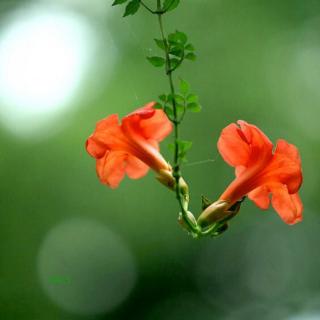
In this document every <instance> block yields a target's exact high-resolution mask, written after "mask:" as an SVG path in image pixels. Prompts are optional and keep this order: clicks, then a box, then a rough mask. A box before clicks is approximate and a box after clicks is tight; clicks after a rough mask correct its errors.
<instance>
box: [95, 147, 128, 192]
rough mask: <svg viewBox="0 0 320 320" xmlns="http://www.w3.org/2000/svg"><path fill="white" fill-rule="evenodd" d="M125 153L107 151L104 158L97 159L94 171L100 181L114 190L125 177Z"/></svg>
mask: <svg viewBox="0 0 320 320" xmlns="http://www.w3.org/2000/svg"><path fill="white" fill-rule="evenodd" d="M126 158H127V155H126V153H124V152H122V151H107V152H106V154H105V155H104V157H102V158H100V159H97V163H96V169H97V174H98V177H99V179H100V181H101V182H102V183H103V184H106V185H108V186H109V187H110V188H112V189H115V188H117V187H118V186H119V183H120V182H121V180H122V179H123V178H124V175H125V160H126Z"/></svg>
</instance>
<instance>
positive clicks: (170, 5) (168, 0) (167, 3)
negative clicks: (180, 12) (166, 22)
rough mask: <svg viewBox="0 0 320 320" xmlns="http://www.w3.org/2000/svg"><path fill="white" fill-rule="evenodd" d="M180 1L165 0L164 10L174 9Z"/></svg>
mask: <svg viewBox="0 0 320 320" xmlns="http://www.w3.org/2000/svg"><path fill="white" fill-rule="evenodd" d="M179 3H180V0H165V1H164V4H163V10H164V11H171V10H174V9H175V8H176V7H177V6H178V5H179Z"/></svg>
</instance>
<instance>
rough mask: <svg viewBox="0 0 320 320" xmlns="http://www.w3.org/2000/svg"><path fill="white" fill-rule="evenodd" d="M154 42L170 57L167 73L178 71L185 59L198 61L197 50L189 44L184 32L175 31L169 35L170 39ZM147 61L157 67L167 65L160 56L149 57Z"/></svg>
mask: <svg viewBox="0 0 320 320" xmlns="http://www.w3.org/2000/svg"><path fill="white" fill-rule="evenodd" d="M154 41H155V43H156V45H157V47H158V48H160V49H161V50H162V51H164V53H165V55H168V58H169V61H168V65H166V68H167V73H169V72H173V71H174V70H176V69H177V68H178V67H179V66H180V65H181V64H182V62H183V61H184V60H185V59H187V60H191V61H194V60H196V55H195V53H194V50H195V48H194V46H193V44H191V43H188V37H187V35H186V34H185V33H184V32H181V31H175V32H174V33H170V34H169V36H168V39H164V40H162V39H154ZM147 59H148V61H149V62H150V63H151V64H152V65H153V66H155V67H162V66H164V65H165V64H166V59H165V58H163V57H160V56H152V57H147Z"/></svg>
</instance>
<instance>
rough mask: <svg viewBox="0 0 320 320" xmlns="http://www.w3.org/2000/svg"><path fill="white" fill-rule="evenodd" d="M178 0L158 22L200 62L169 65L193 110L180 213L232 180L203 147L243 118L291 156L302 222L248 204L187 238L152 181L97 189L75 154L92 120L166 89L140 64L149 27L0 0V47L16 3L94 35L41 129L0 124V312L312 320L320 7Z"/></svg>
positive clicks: (319, 310)
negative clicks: (290, 148)
mask: <svg viewBox="0 0 320 320" xmlns="http://www.w3.org/2000/svg"><path fill="white" fill-rule="evenodd" d="M146 2H149V3H150V5H152V4H153V3H154V2H155V1H154V0H149V1H148V0H147V1H146ZM181 2H182V3H181V5H180V7H179V9H177V10H176V11H174V12H172V13H170V14H168V16H167V17H166V18H165V28H166V30H169V31H170V30H171V31H173V30H175V29H178V30H181V31H185V32H186V33H187V34H188V35H189V37H190V39H191V40H192V42H193V43H194V45H195V46H196V49H197V54H198V60H197V61H196V62H195V63H186V64H185V65H184V66H183V67H182V68H181V69H178V72H177V75H179V76H182V77H183V78H185V79H187V80H188V81H189V82H190V83H191V85H192V87H193V88H194V90H195V91H196V92H197V93H198V94H199V96H200V99H201V104H202V105H203V111H202V112H201V113H200V114H196V115H192V116H188V117H187V118H186V120H185V122H184V124H183V128H182V134H183V137H184V138H185V139H190V140H192V141H193V142H194V147H193V148H192V151H191V152H190V154H189V162H190V163H189V165H186V166H185V167H184V168H183V174H184V176H185V178H186V179H187V181H188V182H189V183H190V185H191V196H192V202H191V206H192V210H193V211H194V212H198V211H199V209H200V197H201V195H202V194H205V195H207V196H208V197H210V198H212V199H215V198H216V197H217V196H218V195H219V193H221V192H222V190H223V188H224V187H225V186H226V185H227V184H228V183H229V182H230V181H231V179H232V178H233V170H232V169H231V168H230V167H228V166H227V165H226V164H225V163H224V162H223V160H222V159H221V157H219V156H218V153H217V149H216V141H217V139H218V136H219V133H220V131H221V129H222V128H223V127H225V126H226V125H227V124H229V123H230V122H233V121H236V120H237V119H244V120H247V121H248V122H251V123H254V124H256V125H258V126H259V127H260V128H261V129H262V130H263V131H264V132H265V133H266V134H267V135H269V137H270V138H271V139H272V140H273V141H275V140H276V139H277V138H285V139H287V140H288V141H289V142H292V143H294V144H296V145H297V146H298V148H299V149H300V151H301V156H302V161H303V171H304V184H303V188H302V191H301V196H302V199H303V202H304V206H305V211H304V221H303V222H302V223H300V224H298V225H296V226H287V225H285V224H284V223H283V222H282V221H281V220H280V219H279V217H278V216H277V214H276V213H275V212H274V211H273V210H272V209H270V210H268V211H267V212H262V211H260V210H259V209H257V208H256V207H255V206H254V205H253V204H252V203H250V202H249V201H247V202H246V203H245V204H244V205H243V207H242V209H241V214H239V216H238V217H237V218H236V219H234V220H233V221H232V223H231V227H230V229H229V230H228V231H227V232H226V233H225V234H224V235H223V236H221V237H219V238H216V239H203V240H199V241H196V240H193V239H192V238H190V237H188V235H187V234H186V233H185V232H184V231H183V230H181V228H180V227H179V225H178V224H177V213H178V212H177V211H178V210H177V203H176V202H175V199H174V194H173V193H170V192H168V191H167V190H166V189H165V188H163V187H162V186H161V185H160V184H159V183H157V182H156V181H155V179H154V176H153V174H152V173H149V174H148V176H147V177H146V178H143V179H141V180H138V181H133V180H129V179H125V180H124V181H123V182H122V183H121V186H120V187H119V188H118V189H116V190H110V189H108V188H106V187H105V186H103V185H101V184H100V183H99V181H98V180H97V178H96V175H95V168H94V160H93V159H92V158H90V157H89V156H88V155H87V153H86V151H85V148H84V143H85V140H86V138H87V137H88V135H89V134H90V133H91V132H92V130H93V128H94V126H95V123H96V121H97V120H99V119H101V118H103V117H105V116H107V115H109V114H111V113H119V114H120V115H121V116H123V115H125V114H126V113H128V112H130V111H132V110H133V109H134V108H136V107H139V106H141V105H143V104H144V103H146V102H149V101H151V100H153V99H156V98H157V96H158V94H160V93H163V92H164V91H166V90H167V86H168V85H167V82H166V78H165V77H164V75H163V74H162V72H161V71H160V70H157V69H155V68H153V67H151V65H149V64H148V62H147V61H146V60H145V56H146V55H148V54H149V53H150V52H151V53H157V52H158V51H157V49H156V48H155V46H154V44H153V42H152V39H153V38H155V37H158V36H159V31H158V28H157V21H156V18H155V17H153V16H151V15H150V14H148V13H147V12H146V11H144V10H141V12H139V13H138V14H137V15H136V16H134V17H128V18H126V19H122V18H121V15H122V8H118V7H117V8H111V1H110V0H104V1H102V0H101V1H100V0H87V1H85V0H79V1H71V0H69V1H67V0H64V1H62V0H61V1H60V0H59V1H58V0H57V1H49V0H48V1H46V0H43V1H38V2H32V1H1V2H0V10H1V20H2V22H1V25H0V28H1V29H0V39H1V35H3V34H4V33H5V30H6V28H7V20H8V19H9V18H10V15H12V14H14V12H16V10H20V11H19V12H21V10H22V12H23V10H26V11H27V10H29V6H30V7H31V6H32V8H45V10H49V11H51V10H58V11H63V12H66V13H72V14H76V15H77V17H80V18H81V19H84V20H85V21H86V23H87V25H88V26H90V28H92V30H91V31H92V33H93V34H95V37H96V44H95V46H96V47H95V50H94V52H93V53H92V55H91V58H90V59H89V62H87V63H89V68H88V72H87V73H86V76H85V77H84V78H83V79H82V80H81V83H80V84H79V85H78V86H77V90H76V91H75V92H74V94H73V96H72V98H71V99H69V101H68V102H67V103H65V106H64V108H65V109H63V110H62V111H61V112H60V113H59V115H58V116H57V117H56V118H55V119H53V121H52V122H51V123H50V124H48V125H46V126H44V127H43V128H42V129H41V130H40V129H39V130H38V129H37V131H34V132H33V131H32V130H31V131H30V132H31V133H30V132H28V134H26V135H24V134H23V133H22V134H20V135H19V134H16V133H14V132H13V131H14V130H11V131H10V128H8V126H7V125H6V124H5V119H2V120H3V121H1V124H0V125H1V127H0V133H1V135H0V144H1V146H2V151H1V155H0V176H1V185H0V210H1V224H0V248H1V251H0V252H1V259H0V318H1V319H4V320H11V319H30V320H35V319H36V320H38V319H39V320H40V319H41V320H51V319H52V320H53V319H59V320H67V319H117V320H118V319H119V320H120V319H152V320H158V319H161V320H162V319H165V320H171V319H184V320H189V319H192V320H193V319H203V320H205V319H210V320H211V319H217V320H219V319H237V320H238V319H239V320H241V319H262V320H264V319H270V320H271V319H279V320H282V319H284V320H293V319H294V320H310V319H320V278H319V270H320V255H319V241H320V232H319V231H320V214H319V209H318V208H319V205H320V198H319V181H320V171H319V166H318V164H319V160H320V143H319V136H320V127H319V116H320V108H319V103H320V90H319V85H320V37H319V30H320V29H319V27H320V14H319V12H320V3H319V1H315V0H314V1H313V0H307V1H296V0H295V1H293V0H282V1H278V0H270V1H261V0H242V1H238V0H225V1H222V0H181ZM19 19H23V15H22V16H21V17H20V18H19ZM66 54H67V53H66ZM0 57H1V55H0ZM26 63H28V62H27V61H26ZM0 73H1V70H0ZM0 108H4V109H3V110H8V108H9V109H10V106H9V107H8V105H7V104H6V106H5V103H2V104H0ZM5 112H6V111H4V113H1V114H0V116H1V115H2V114H5ZM24 112H26V110H24ZM2 117H3V116H2ZM19 119H20V118H19ZM19 121H21V119H20V120H19ZM19 121H17V123H16V126H17V127H18V126H20V125H21V123H20V122H19ZM26 121H28V120H26ZM169 140H170V139H168V140H167V141H165V142H164V143H163V144H162V150H163V153H164V154H165V155H166V156H167V157H168V158H169V157H170V156H171V155H170V153H169V152H168V151H167V146H166V145H167V144H168V143H169ZM210 159H213V160H214V161H208V162H206V163H203V164H199V165H196V164H195V165H192V163H193V162H197V161H202V160H210ZM97 301H98V302H97Z"/></svg>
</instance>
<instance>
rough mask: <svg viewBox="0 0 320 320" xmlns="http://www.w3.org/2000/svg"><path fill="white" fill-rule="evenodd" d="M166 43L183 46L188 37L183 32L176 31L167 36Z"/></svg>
mask: <svg viewBox="0 0 320 320" xmlns="http://www.w3.org/2000/svg"><path fill="white" fill-rule="evenodd" d="M168 41H169V43H171V44H181V45H185V44H186V42H187V41H188V37H187V35H186V34H185V33H184V32H180V31H176V32H175V33H170V34H169V36H168Z"/></svg>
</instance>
